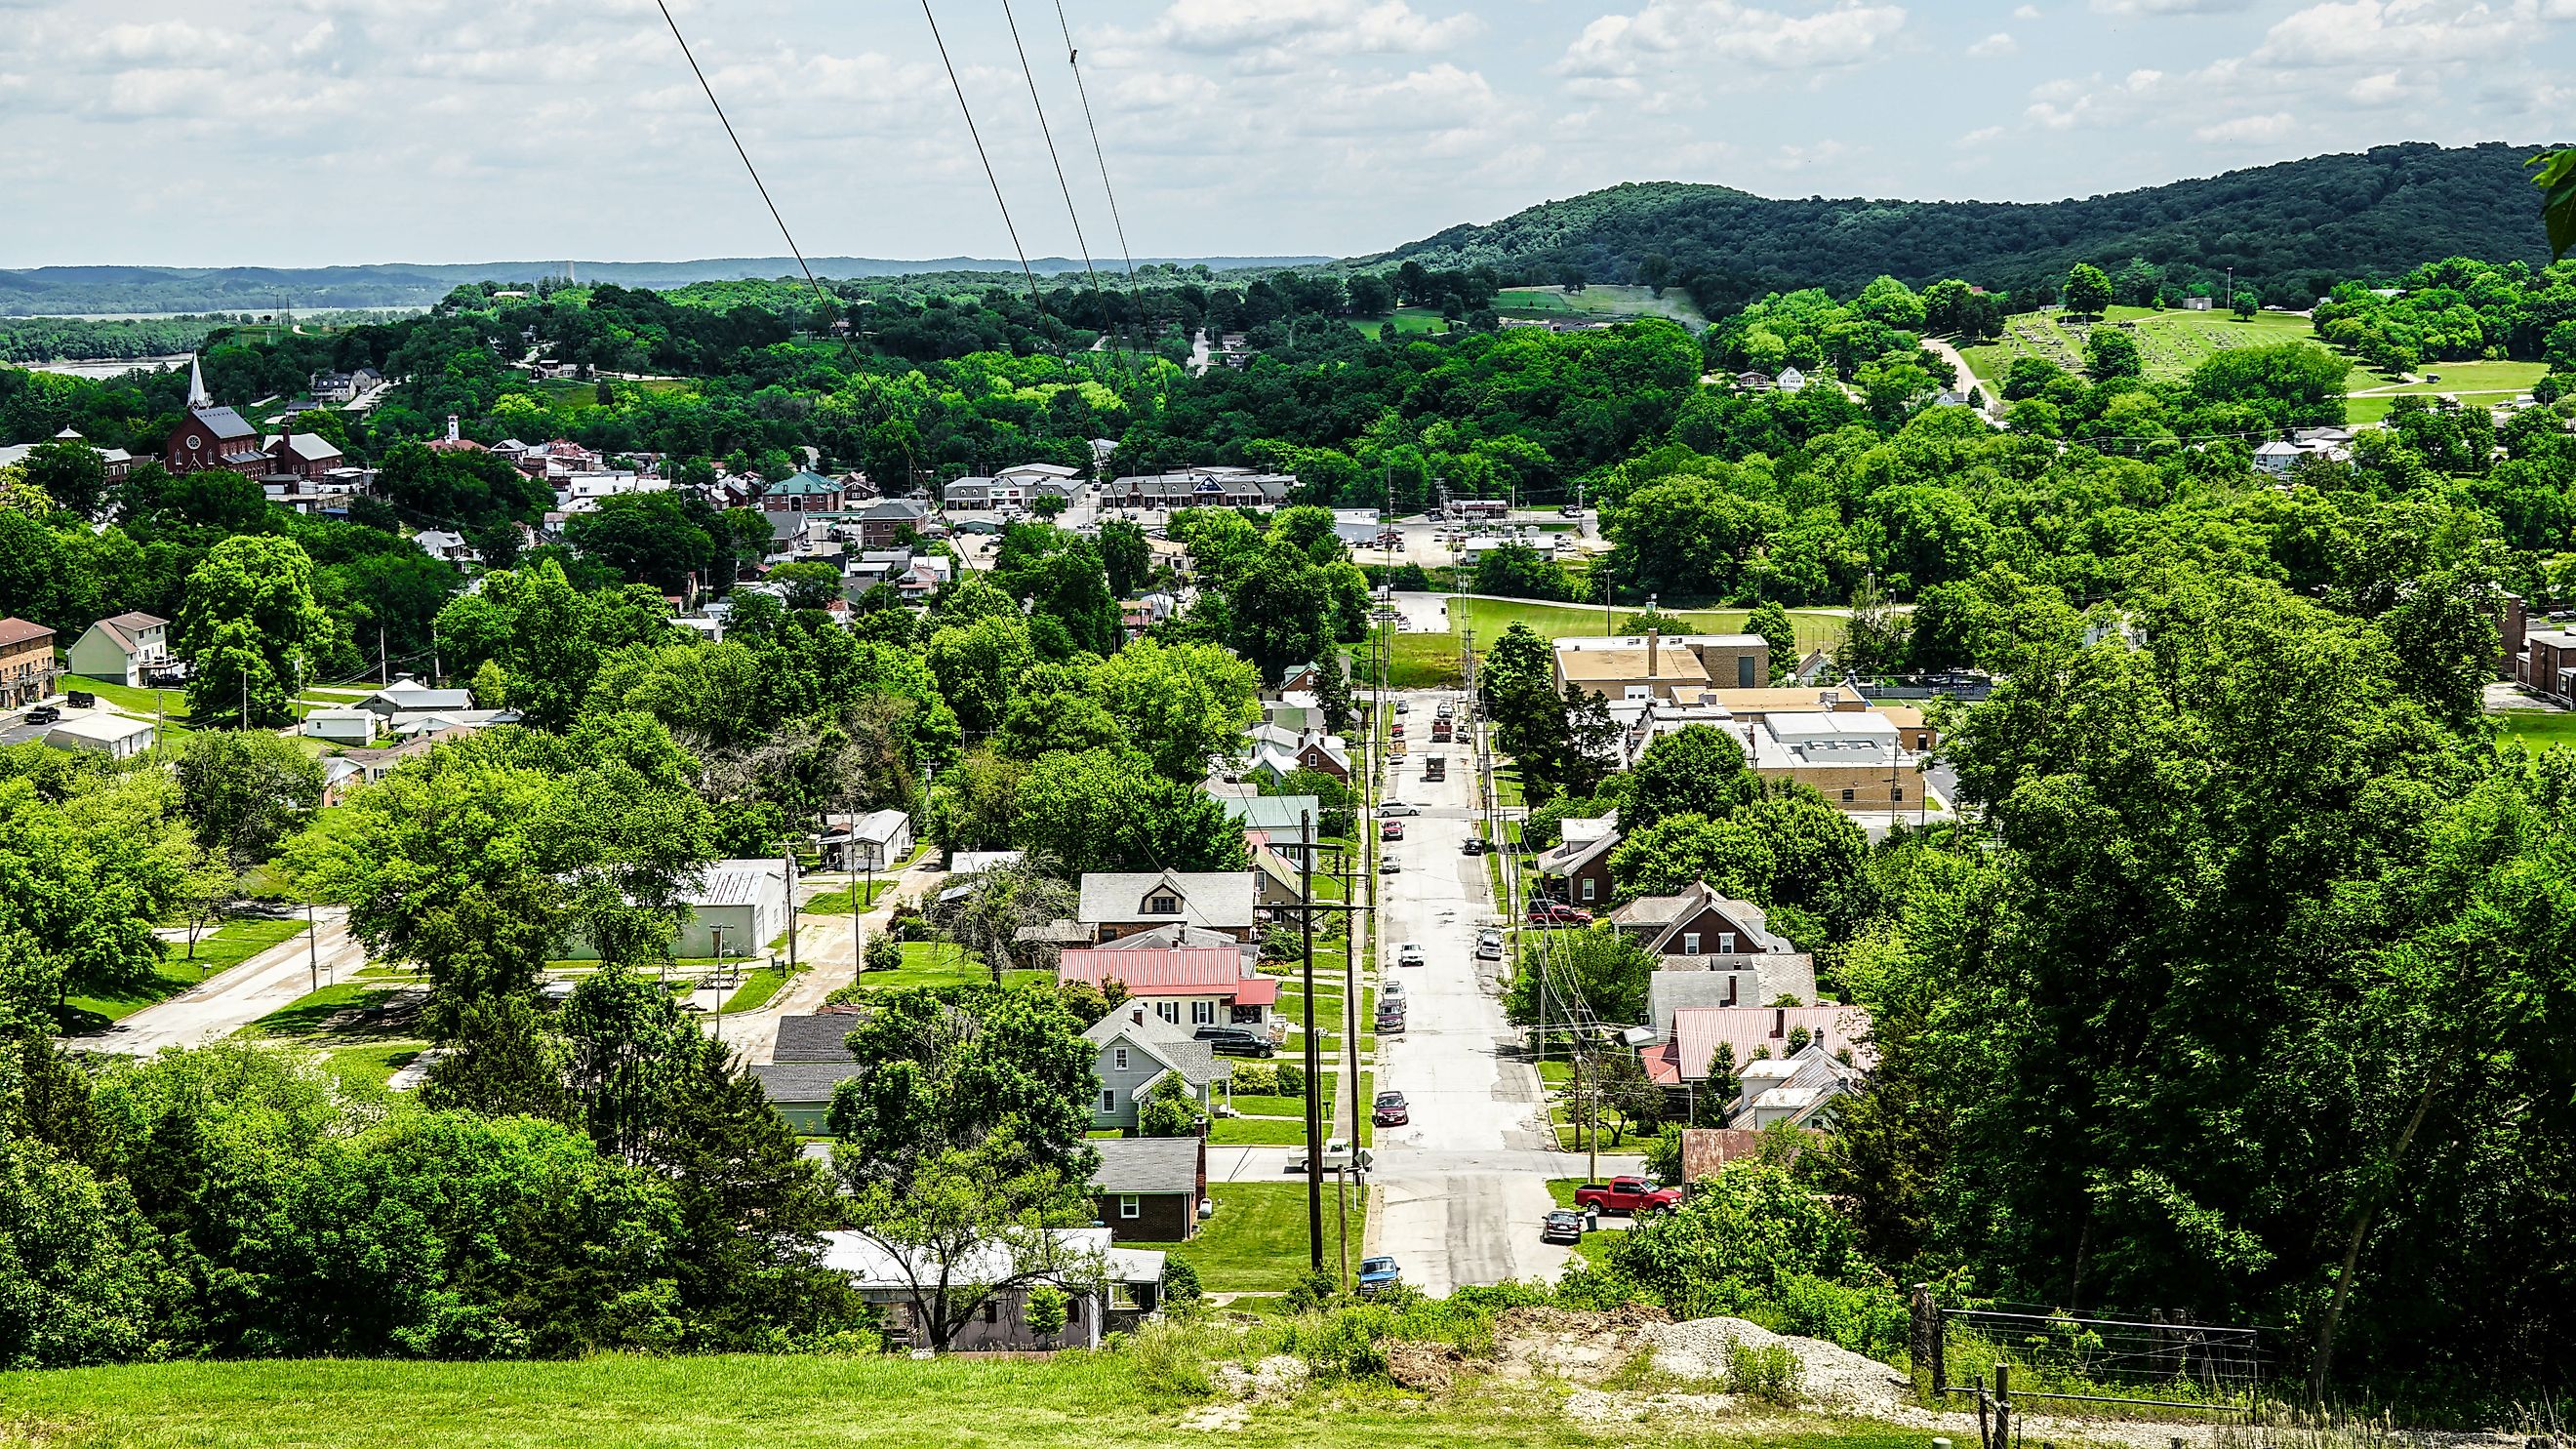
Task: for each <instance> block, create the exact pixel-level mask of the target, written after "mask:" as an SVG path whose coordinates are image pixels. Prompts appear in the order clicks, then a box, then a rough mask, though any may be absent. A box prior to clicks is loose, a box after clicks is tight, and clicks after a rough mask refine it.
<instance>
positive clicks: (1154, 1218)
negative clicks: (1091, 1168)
mask: <svg viewBox="0 0 2576 1449" xmlns="http://www.w3.org/2000/svg"><path fill="white" fill-rule="evenodd" d="M1091 1145H1092V1147H1093V1148H1094V1149H1095V1150H1097V1151H1098V1152H1099V1153H1100V1169H1099V1171H1097V1172H1094V1173H1093V1174H1092V1175H1091V1200H1092V1202H1093V1203H1095V1204H1096V1205H1097V1206H1098V1207H1099V1210H1100V1223H1101V1226H1103V1227H1105V1228H1107V1229H1109V1236H1110V1240H1111V1241H1113V1242H1120V1243H1126V1242H1146V1243H1178V1242H1184V1241H1187V1240H1188V1239H1189V1238H1190V1237H1191V1236H1192V1235H1193V1234H1195V1233H1196V1232H1197V1231H1198V1228H1199V1204H1200V1203H1202V1202H1204V1201H1206V1200H1207V1195H1208V1193H1207V1143H1206V1142H1204V1141H1203V1140H1201V1139H1199V1138H1197V1137H1104V1138H1102V1139H1100V1140H1099V1141H1097V1142H1094V1143H1092V1144H1091Z"/></svg>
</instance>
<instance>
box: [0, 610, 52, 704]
mask: <svg viewBox="0 0 2576 1449" xmlns="http://www.w3.org/2000/svg"><path fill="white" fill-rule="evenodd" d="M53 692H54V631H53V630H51V629H48V628H46V627H45V626H44V625H42V624H39V623H36V622H35V621H34V620H32V619H19V618H8V619H0V708H16V707H17V706H19V705H24V704H34V703H35V702H36V701H37V700H40V699H43V698H44V697H45V696H46V695H49V694H51V693H53Z"/></svg>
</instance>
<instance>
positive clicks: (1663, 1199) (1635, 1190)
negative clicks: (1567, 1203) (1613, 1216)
mask: <svg viewBox="0 0 2576 1449" xmlns="http://www.w3.org/2000/svg"><path fill="white" fill-rule="evenodd" d="M1681 1200H1682V1190H1681V1189H1680V1188H1677V1187H1657V1186H1655V1185H1654V1184H1653V1183H1651V1182H1648V1181H1647V1180H1646V1179H1644V1178H1642V1177H1614V1178H1612V1179H1610V1180H1609V1181H1608V1182H1587V1183H1585V1184H1584V1185H1583V1186H1581V1187H1578V1188H1576V1189H1575V1190H1574V1205H1575V1206H1576V1207H1588V1208H1599V1209H1600V1210H1601V1211H1603V1212H1605V1213H1627V1214H1630V1215H1632V1216H1633V1215H1635V1214H1637V1213H1659V1212H1662V1211H1663V1210H1664V1209H1666V1208H1668V1207H1671V1206H1672V1205H1673V1204H1675V1203H1677V1202H1680V1201H1681Z"/></svg>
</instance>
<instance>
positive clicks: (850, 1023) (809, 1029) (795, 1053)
mask: <svg viewBox="0 0 2576 1449" xmlns="http://www.w3.org/2000/svg"><path fill="white" fill-rule="evenodd" d="M859 1021H860V1017H859V1014H858V1013H857V1012H855V1011H821V1012H816V1013H814V1014H813V1015H811V1016H782V1017H780V1018H778V1044H777V1045H776V1046H775V1047H773V1048H772V1049H771V1050H770V1053H769V1059H770V1060H771V1061H773V1062H845V1061H848V1060H849V1059H850V1049H849V1047H848V1046H846V1045H845V1044H844V1038H846V1037H848V1036H849V1034H850V1033H851V1032H854V1031H856V1030H858V1029H859Z"/></svg>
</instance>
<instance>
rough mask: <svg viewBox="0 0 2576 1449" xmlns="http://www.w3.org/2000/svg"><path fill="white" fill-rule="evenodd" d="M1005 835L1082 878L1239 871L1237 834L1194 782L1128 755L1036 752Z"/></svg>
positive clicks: (1221, 810) (1240, 842)
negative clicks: (1096, 874) (1101, 874)
mask: <svg viewBox="0 0 2576 1449" xmlns="http://www.w3.org/2000/svg"><path fill="white" fill-rule="evenodd" d="M1011 838H1012V840H1013V842H1014V843H1015V844H1017V845H1019V846H1020V847H1021V848H1022V849H1025V850H1035V851H1042V852H1044V853H1046V854H1047V855H1050V856H1052V857H1054V858H1055V859H1057V860H1060V861H1062V862H1063V863H1064V869H1065V870H1066V871H1067V872H1068V873H1071V874H1075V875H1080V874H1085V873H1088V872H1092V871H1103V870H1129V871H1140V870H1141V871H1160V870H1180V871H1203V870H1240V869H1242V868H1243V862H1244V854H1243V829H1242V827H1241V826H1239V825H1237V824H1236V823H1235V821H1234V820H1233V818H1232V817H1230V816H1228V815H1227V814H1226V813H1225V810H1224V807H1222V806H1220V805H1218V804H1217V802H1216V801H1215V799H1214V798H1212V797H1211V796H1209V795H1208V793H1207V792H1206V791H1205V790H1203V789H1201V788H1200V787H1199V785H1198V784H1196V783H1186V784H1185V783H1183V782H1181V781H1178V780H1174V779H1171V778H1169V777H1168V776H1165V775H1163V774H1161V773H1160V772H1158V771H1157V770H1155V768H1154V766H1153V762H1152V761H1151V760H1149V759H1148V758H1147V757H1145V756H1144V755H1141V754H1138V753H1136V752H1135V751H1133V750H1107V749H1101V750H1086V751H1084V752H1082V753H1080V754H1074V753H1070V752H1066V751H1056V752H1053V753H1049V754H1045V755H1041V756H1039V757H1038V759H1037V761H1036V763H1034V764H1033V765H1031V766H1030V768H1029V772H1028V774H1027V775H1026V776H1025V777H1024V778H1022V779H1021V781H1020V784H1019V789H1018V791H1017V792H1016V794H1015V796H1014V798H1013V803H1012V815H1011Z"/></svg>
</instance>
